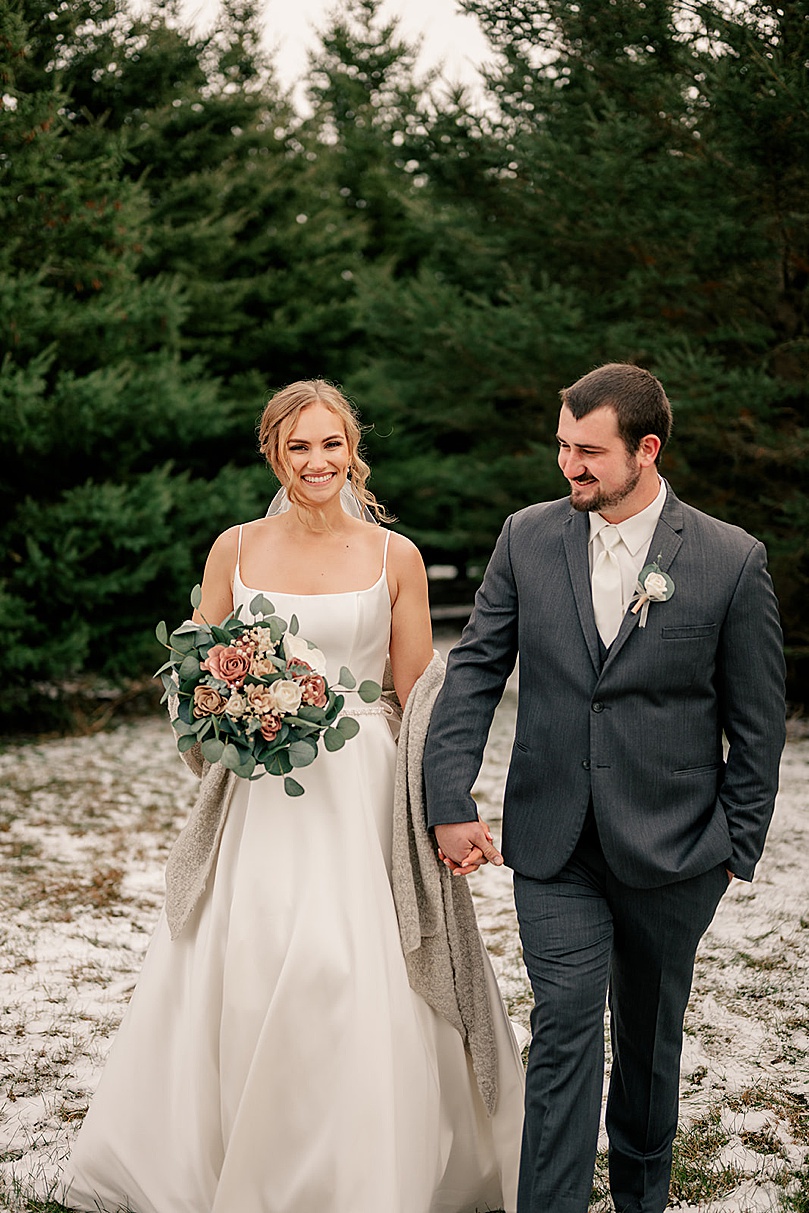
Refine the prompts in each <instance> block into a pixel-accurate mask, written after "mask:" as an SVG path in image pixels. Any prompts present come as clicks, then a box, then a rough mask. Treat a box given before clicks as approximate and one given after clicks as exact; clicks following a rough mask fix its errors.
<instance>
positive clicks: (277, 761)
mask: <svg viewBox="0 0 809 1213" xmlns="http://www.w3.org/2000/svg"><path fill="white" fill-rule="evenodd" d="M264 765H265V766H266V768H267V770H268V771H269V773H270V774H271V775H288V774H289V772H290V771H291V770H292V763H291V762H290V761H289V755H288V754H287V752H286V750H277V751H276V752H275V753H274V754H273V756H272V758H269V759H268V760H267V761H266V762H265V764H264Z"/></svg>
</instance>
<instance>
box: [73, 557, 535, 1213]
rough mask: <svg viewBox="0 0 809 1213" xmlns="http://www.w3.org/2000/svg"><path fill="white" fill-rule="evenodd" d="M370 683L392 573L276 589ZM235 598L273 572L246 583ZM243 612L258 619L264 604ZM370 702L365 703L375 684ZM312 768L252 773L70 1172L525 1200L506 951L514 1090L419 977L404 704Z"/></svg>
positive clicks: (100, 1192)
mask: <svg viewBox="0 0 809 1213" xmlns="http://www.w3.org/2000/svg"><path fill="white" fill-rule="evenodd" d="M266 592H267V593H268V595H269V597H270V598H271V600H272V601H273V602H274V603H275V607H276V610H277V611H278V612H279V614H281V615H282V616H284V617H285V618H287V619H288V618H289V617H290V615H291V614H292V613H293V611H294V613H295V614H296V615H297V616H298V619H299V621H300V634H301V635H302V636H304V637H306V638H307V639H309V640H311V641H313V642H314V643H316V644H317V645H318V647H319V648H321V649H322V650H323V651H324V652H325V653H326V654H327V656H328V657H329V669H328V676H329V678H330V680H334V681H337V678H338V675H339V668H340V665H343V664H345V665H347V666H348V667H349V668H350V669H351V671H352V673H354V674H355V675H356V677H357V679H358V681H359V680H361V679H362V678H374V679H376V680H377V681H379V680H380V678H381V673H382V668H383V666H384V658H385V651H386V649H387V643H388V636H389V628H390V604H389V597H388V588H387V581H386V578H385V576H384V571H383V575H382V576H381V577H380V580H379V581H378V582H377V583H376V585H375V586H372V587H371V588H370V589H368V590H365V591H359V592H357V593H351V594H331V595H312V596H306V597H298V596H296V597H294V598H292V597H290V596H289V595H282V594H275V593H272V592H271V591H266ZM234 595H235V601H236V603H237V604H238V603H239V602H242V603H243V604H245V605H246V604H247V603H249V601H250V600H251V598H252V597H253V595H254V591H252V590H249V589H247V588H246V587H244V586H242V584H241V582H240V580H239V578H238V570H237V579H236V582H235V586H234ZM244 614H245V613H244V612H243V617H244ZM358 702H359V701H358ZM356 712H357V718H358V720H359V723H360V732H359V734H358V736H357V737H355V738H353V739H352V740H351V741H349V742H348V744H347V745H346V746H345V747H344V748H343V749H342V750H340V751H338V752H337V753H333V754H328V753H325V752H323V753H321V754H320V755H319V756H318V758H317V759H316V761H315V762H314V764H313V765H312V766H310V767H307V768H306V769H305V770H303V771H302V772H300V771H297V772H296V777H297V778H299V780H300V782H301V783H302V784H303V785H304V787H305V789H306V791H305V795H304V796H302V797H299V798H297V799H292V798H290V797H288V796H286V794H285V792H284V790H283V783H282V781H281V780H280V779H277V778H275V777H272V776H265V777H263V778H262V779H259V780H257V781H256V782H254V783H249V782H240V784H239V786H238V787H237V789H236V791H235V793H234V796H233V800H232V802H231V807H230V810H229V812H228V817H227V820H226V823H225V827H224V831H223V835H222V841H221V846H220V850H219V854H218V857H217V861H216V866H215V869H214V872H213V874H212V876H211V878H210V880H209V884H208V887H207V889H206V892H205V895H204V897H203V899H202V900H201V902H200V904H199V905H198V906H197V908H196V910H195V911H194V914H193V916H192V919H191V920H190V922H189V923H188V924H187V926H186V927H185V929H184V931H183V932H182V934H181V935H180V937H179V938H178V939H176V940H174V941H172V940H171V939H170V936H169V932H168V927H167V925H166V920H165V916H164V915H161V918H160V921H159V924H158V927H157V931H156V934H155V937H154V939H153V941H152V944H151V946H150V949H149V952H148V955H147V958H146V961H145V963H144V966H143V970H142V973H141V976H140V979H139V982H138V986H137V988H136V990H135V993H134V995H133V997H132V1001H131V1003H130V1006H129V1008H128V1010H127V1012H126V1015H125V1017H124V1020H123V1022H122V1025H121V1028H120V1030H119V1033H118V1035H117V1037H116V1039H115V1041H114V1043H113V1046H112V1049H111V1052H110V1055H109V1059H108V1062H107V1065H106V1068H105V1070H104V1073H103V1076H102V1079H101V1083H100V1086H99V1089H98V1092H97V1094H96V1096H95V1098H94V1100H93V1103H92V1105H91V1107H90V1110H89V1112H88V1114H87V1117H86V1120H85V1123H84V1125H83V1126H82V1129H81V1132H80V1134H79V1137H78V1139H77V1142H76V1146H75V1148H74V1151H73V1154H72V1156H71V1159H70V1163H69V1166H68V1169H67V1172H66V1173H65V1176H64V1184H65V1193H64V1195H63V1199H64V1202H65V1203H66V1204H68V1205H69V1206H70V1207H72V1208H75V1209H82V1210H102V1209H103V1210H109V1211H117V1210H119V1209H127V1210H134V1211H135V1213H477V1211H478V1210H480V1211H481V1213H482V1211H484V1210H493V1209H501V1208H504V1209H506V1210H507V1211H508V1213H511V1211H512V1210H513V1209H514V1208H515V1205H516V1184H517V1166H518V1154H519V1145H520V1136H521V1125H522V1083H523V1078H522V1074H523V1072H522V1065H521V1062H520V1057H519V1053H518V1050H517V1046H516V1043H515V1040H514V1036H513V1032H512V1029H511V1025H510V1023H509V1021H508V1019H507V1017H506V1014H505V1010H504V1008H503V1004H502V1000H501V999H500V996H499V992H498V991H497V986H496V982H495V979H494V975H493V973H492V972H491V967H490V965H489V963H488V958H486V969H487V973H488V980H489V981H490V983H491V998H492V1003H493V1012H494V1020H495V1032H496V1038H497V1048H498V1059H499V1084H500V1093H499V1101H498V1107H497V1111H496V1112H495V1114H494V1116H493V1117H491V1118H490V1117H488V1116H487V1114H486V1112H485V1109H484V1107H483V1103H482V1101H481V1098H480V1096H479V1093H478V1090H477V1086H476V1082H475V1077H474V1074H473V1072H472V1069H471V1065H470V1063H469V1059H468V1056H467V1054H466V1052H465V1051H464V1048H463V1044H462V1041H461V1037H460V1036H459V1034H458V1033H457V1031H456V1030H455V1029H454V1028H453V1027H451V1026H450V1024H448V1023H447V1022H446V1021H445V1020H443V1019H442V1018H441V1017H440V1016H438V1015H437V1014H436V1013H435V1012H434V1011H432V1010H431V1009H430V1007H428V1005H427V1004H426V1003H425V1002H424V1001H423V999H421V998H420V997H419V996H418V995H417V994H415V993H414V992H413V991H412V990H411V988H410V986H409V984H408V980H407V973H406V968H405V963H404V958H403V955H402V950H401V945H400V942H399V934H398V926H397V921H396V913H395V909H394V904H393V897H392V893H391V886H390V853H391V805H392V798H393V775H394V764H395V752H396V747H395V744H394V742H393V740H392V738H391V734H390V730H389V727H388V724H387V721H386V719H385V717H384V715H383V714H382V713H381V712H380V711H379V710H378V709H373V708H372V709H367V708H365V709H363V708H362V707H361V706H359V707H357V709H356Z"/></svg>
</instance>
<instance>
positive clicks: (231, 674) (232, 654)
mask: <svg viewBox="0 0 809 1213" xmlns="http://www.w3.org/2000/svg"><path fill="white" fill-rule="evenodd" d="M250 657H251V654H250V653H249V652H247V651H246V650H245V649H241V648H239V649H237V648H234V647H233V646H231V647H230V648H225V646H224V645H223V644H215V645H214V646H213V648H212V649H211V650H210V652H209V653H208V656H207V657H206V658H205V660H204V661H201V662H200V667H201V668H202V669H203V670H208V671H209V673H211V674H213V676H214V678H219V679H221V681H222V682H227V683H228V684H229V685H230V686H232V687H240V686H242V685H243V683H244V680H245V678H246V677H247V675H248V674H249V673H250Z"/></svg>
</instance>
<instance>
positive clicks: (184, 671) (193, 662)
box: [179, 653, 199, 679]
mask: <svg viewBox="0 0 809 1213" xmlns="http://www.w3.org/2000/svg"><path fill="white" fill-rule="evenodd" d="M179 674H180V678H183V679H185V678H193V677H194V676H195V675H196V674H199V661H198V660H197V658H196V657H195V656H194V654H193V653H189V654H188V655H187V656H186V657H183V659H182V661H181V662H180V669H179Z"/></svg>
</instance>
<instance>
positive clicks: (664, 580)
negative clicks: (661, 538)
mask: <svg viewBox="0 0 809 1213" xmlns="http://www.w3.org/2000/svg"><path fill="white" fill-rule="evenodd" d="M659 559H660V557H659V556H658V558H657V560H659ZM657 560H654V561H652V563H651V564H647V565H646V567H645V568H643V569H641V571H640V574H639V576H638V588H637V592H636V594H635V597H634V598H633V599H632V601H633V602H634V603H635V605H634V606H633V608H632V614H633V615H637V613H638V611H640V621H639V622H638V627H639V628H645V627H646V618H647V616H648V614H649V603H650V602H668V600H669V598H671V596H672V594H673V593H674V582H673V581H672V579H671V578H670V577H669V575H668V573H664V572H662V571H661V569H660V565H659V564H658V563H657Z"/></svg>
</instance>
